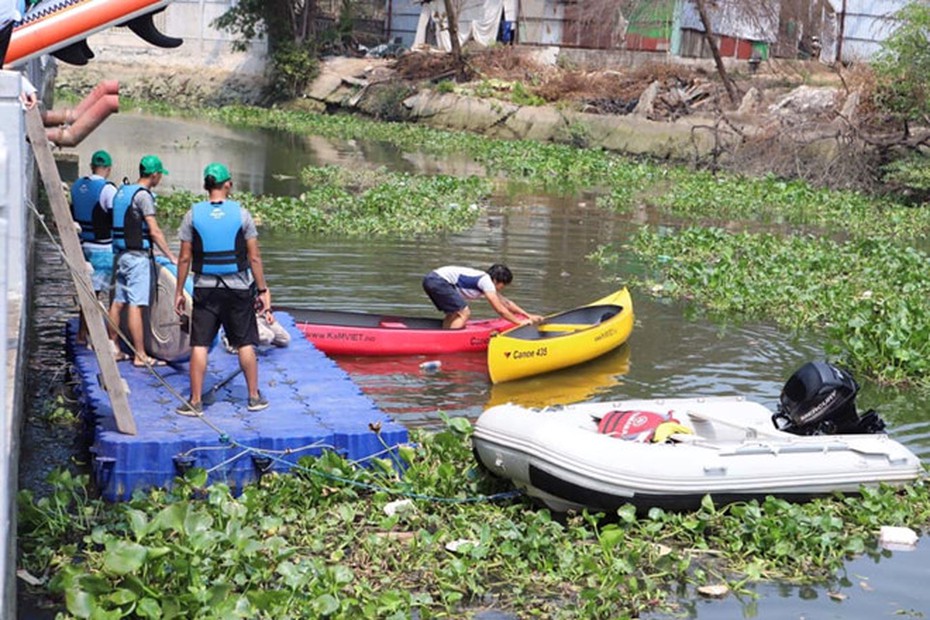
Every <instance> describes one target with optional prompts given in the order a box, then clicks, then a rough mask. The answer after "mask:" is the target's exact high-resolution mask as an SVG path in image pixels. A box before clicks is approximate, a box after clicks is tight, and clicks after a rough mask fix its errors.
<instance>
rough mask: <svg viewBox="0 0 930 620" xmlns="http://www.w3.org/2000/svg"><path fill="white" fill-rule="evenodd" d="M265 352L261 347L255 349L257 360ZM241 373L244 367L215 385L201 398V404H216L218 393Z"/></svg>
mask: <svg viewBox="0 0 930 620" xmlns="http://www.w3.org/2000/svg"><path fill="white" fill-rule="evenodd" d="M263 352H264V349H262V348H261V347H255V357H256V358H258V357H261V356H262V355H263ZM241 373H242V366H240V367H239V368H237V369H236V370H235V372H231V373H229V375H228V376H226V377H224V378H222V379H220V380H219V381H217V382H216V383H214V384H213V387H211V388H210V389H209V390H207V392H206V393H205V394H204V395H203V396H202V397H201V398H200V402H202V403H203V404H204V405H212V404H213V403H215V402H216V393H217V392H219V391H220V390H221V389H223V387H224V386H226V385H227V384H228V383H229V382H230V381H232V380H233V379H235V378H236V377H238V376H239V375H240V374H241Z"/></svg>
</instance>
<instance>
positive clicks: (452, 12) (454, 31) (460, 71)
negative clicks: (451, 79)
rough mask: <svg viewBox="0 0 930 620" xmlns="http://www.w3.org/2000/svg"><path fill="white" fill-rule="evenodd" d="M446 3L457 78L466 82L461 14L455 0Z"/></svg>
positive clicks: (458, 80) (446, 0)
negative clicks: (456, 7)
mask: <svg viewBox="0 0 930 620" xmlns="http://www.w3.org/2000/svg"><path fill="white" fill-rule="evenodd" d="M444 3H445V5H446V24H447V27H448V29H449V41H450V43H451V44H452V58H453V59H454V63H455V80H456V81H457V82H464V81H465V80H466V79H467V76H466V75H465V58H464V56H462V45H461V44H460V43H459V14H458V11H457V10H456V9H455V6H454V4H453V0H444Z"/></svg>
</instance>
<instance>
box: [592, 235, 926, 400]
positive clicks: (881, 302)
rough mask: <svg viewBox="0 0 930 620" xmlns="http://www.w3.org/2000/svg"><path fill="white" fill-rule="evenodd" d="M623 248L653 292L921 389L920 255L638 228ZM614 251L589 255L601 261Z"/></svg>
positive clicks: (876, 242) (867, 245)
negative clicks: (817, 338) (640, 263)
mask: <svg viewBox="0 0 930 620" xmlns="http://www.w3.org/2000/svg"><path fill="white" fill-rule="evenodd" d="M630 248H631V249H632V250H633V252H634V253H636V254H637V255H639V256H640V257H641V258H642V259H643V260H645V261H646V262H647V264H649V265H651V266H652V267H653V272H652V274H653V275H652V276H650V277H647V278H642V279H641V283H642V284H643V286H644V287H645V288H648V289H649V290H651V291H653V293H655V294H658V295H664V296H670V297H676V298H688V299H693V300H695V301H696V302H697V303H699V304H700V305H702V306H704V307H706V308H708V309H709V310H710V311H711V312H712V313H716V314H719V315H725V316H739V317H742V318H745V319H752V320H766V321H772V322H775V323H777V324H779V325H782V326H784V327H786V328H788V329H792V330H798V329H801V328H805V329H809V328H818V329H822V330H824V332H825V334H826V335H827V337H828V341H829V343H830V344H829V347H828V351H829V352H831V353H832V354H834V355H836V356H837V357H838V358H839V359H840V361H841V362H842V363H843V364H844V365H846V366H848V367H849V368H851V369H853V370H854V371H855V372H856V373H862V374H864V375H867V376H870V377H872V378H874V379H876V380H878V381H880V382H884V383H896V384H902V383H916V384H920V385H930V361H928V360H930V307H928V306H927V303H926V300H927V298H928V296H930V281H928V280H927V278H926V265H927V260H928V257H927V255H926V254H925V253H923V252H920V251H918V250H915V249H913V248H910V247H903V246H899V245H895V244H890V243H887V242H885V241H883V240H881V239H856V240H851V241H847V242H838V241H834V240H832V239H829V238H824V237H820V236H814V235H787V236H785V235H777V234H772V233H753V232H742V233H730V232H727V231H725V230H723V229H721V228H699V227H689V228H685V229H683V230H672V229H663V230H661V231H658V230H654V229H649V228H644V229H642V230H641V231H640V232H639V233H637V234H636V235H634V237H633V238H632V239H631V243H630ZM616 256H617V253H616V251H610V250H603V251H601V252H599V253H598V256H597V257H596V258H598V259H599V260H600V262H601V263H602V264H605V265H609V264H610V262H611V261H612V260H613V259H614V258H615V257H616Z"/></svg>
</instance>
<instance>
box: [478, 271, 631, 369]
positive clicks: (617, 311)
mask: <svg viewBox="0 0 930 620" xmlns="http://www.w3.org/2000/svg"><path fill="white" fill-rule="evenodd" d="M632 331H633V301H632V299H631V297H630V292H629V291H628V290H627V289H626V288H625V287H624V288H622V289H620V290H619V291H616V292H614V293H612V294H610V295H608V296H606V297H603V298H601V299H598V300H597V301H594V302H591V303H590V304H587V305H585V306H581V307H579V308H575V309H573V310H567V311H565V312H560V313H558V314H554V315H551V316H549V317H547V318H546V319H544V320H543V321H542V322H541V323H538V324H536V325H523V326H519V327H514V328H511V329H509V330H507V331H505V332H501V333H500V334H498V335H496V336H494V337H492V338H491V342H490V343H489V345H488V374H490V376H491V382H492V383H502V382H504V381H513V380H514V379H521V378H523V377H531V376H533V375H538V374H542V373H544V372H551V371H553V370H558V369H560V368H567V367H569V366H575V365H576V364H581V363H583V362H587V361H588V360H592V359H594V358H596V357H599V356H601V355H603V354H604V353H607V352H608V351H610V350H612V349H615V348H617V347H619V346H620V345H621V344H623V343H624V342H626V340H627V338H629V337H630V332H632Z"/></svg>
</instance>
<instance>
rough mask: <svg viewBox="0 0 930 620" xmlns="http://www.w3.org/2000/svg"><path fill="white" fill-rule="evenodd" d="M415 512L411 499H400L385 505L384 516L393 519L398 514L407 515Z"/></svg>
mask: <svg viewBox="0 0 930 620" xmlns="http://www.w3.org/2000/svg"><path fill="white" fill-rule="evenodd" d="M413 511H414V505H413V502H412V501H411V500H409V499H398V500H395V501H393V502H388V503H387V504H385V505H384V514H386V515H387V516H389V517H393V516H394V515H396V514H399V515H405V514H408V513H411V512H413Z"/></svg>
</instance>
